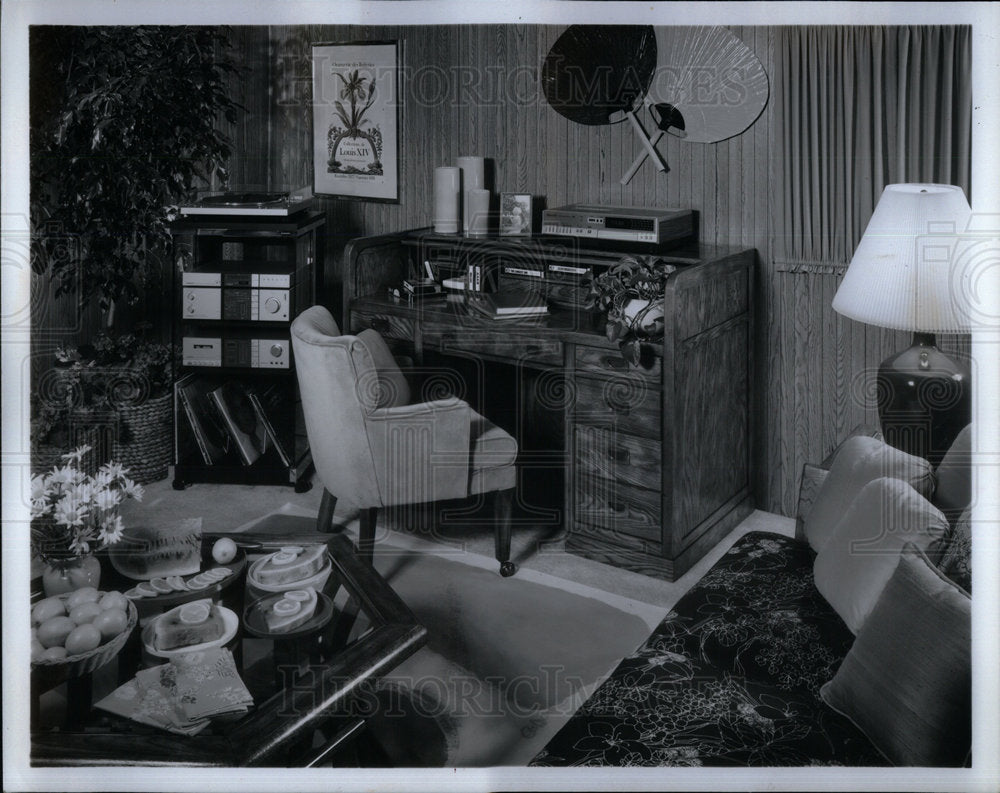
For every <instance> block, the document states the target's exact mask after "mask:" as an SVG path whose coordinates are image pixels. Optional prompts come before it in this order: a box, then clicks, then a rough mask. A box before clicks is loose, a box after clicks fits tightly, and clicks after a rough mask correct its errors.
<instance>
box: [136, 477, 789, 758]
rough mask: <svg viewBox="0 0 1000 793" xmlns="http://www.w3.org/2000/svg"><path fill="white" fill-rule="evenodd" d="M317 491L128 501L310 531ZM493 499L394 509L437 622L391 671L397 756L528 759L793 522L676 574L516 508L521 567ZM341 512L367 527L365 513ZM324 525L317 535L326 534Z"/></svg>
mask: <svg viewBox="0 0 1000 793" xmlns="http://www.w3.org/2000/svg"><path fill="white" fill-rule="evenodd" d="M319 500H320V491H319V488H318V487H317V488H313V490H312V491H310V492H307V493H303V494H296V493H294V492H293V491H292V490H291V489H290V488H287V487H267V486H254V487H251V486H243V485H207V484H199V485H192V486H190V487H189V488H187V489H186V490H183V491H175V490H173V489H172V488H171V486H170V480H165V481H164V482H159V483H155V484H153V485H150V486H148V487H147V491H146V496H145V498H144V499H143V502H142V503H141V504H134V505H133V504H129V505H128V506H129V510H128V513H127V514H126V515H125V516H124V517H125V520H126V524H127V525H133V526H134V525H140V524H142V525H147V526H159V525H166V524H167V523H169V522H172V521H175V520H178V519H182V518H187V517H201V518H202V521H203V528H204V530H205V531H240V530H249V529H252V528H253V527H254V525H255V524H256V523H258V522H259V521H260V520H262V519H263V518H264V517H265V516H267V515H269V514H274V513H279V514H284V515H287V516H299V517H300V518H302V520H301V521H297V522H291V521H285V522H284V525H287V526H290V527H296V528H295V531H297V532H300V531H302V530H307V531H308V530H310V527H311V525H312V519H313V518H314V516H315V514H316V512H317V510H318V506H319ZM488 513H489V510H488V509H487V510H483V511H481V512H476V511H470V510H468V509H465V508H464V507H463V505H446V506H445V507H443V508H441V507H439V508H428V507H425V508H418V509H409V510H405V511H398V512H396V513H390V514H386V515H383V516H382V517H381V518H380V528H379V531H378V533H377V537H376V540H377V542H376V559H375V564H376V567H377V568H378V569H379V571H380V572H381V573H382V574H383V576H384V577H385V578H386V579H387V580H388V581H389V582H390V584H391V585H392V587H393V588H394V589H395V591H396V592H397V594H399V595H400V597H401V598H402V599H403V601H404V602H405V603H407V605H408V606H409V607H410V608H411V609H412V610H413V612H414V614H415V615H416V616H417V618H418V620H420V622H421V623H422V624H424V625H425V626H426V627H427V628H428V633H429V642H428V645H427V646H426V647H425V648H424V649H422V650H420V651H419V652H418V653H417V654H416V655H414V656H413V657H411V658H410V659H408V660H407V661H406V662H404V663H403V664H402V665H400V666H399V667H398V668H397V669H396V670H395V671H394V672H393V673H392V674H391V675H390V676H388V677H387V678H386V679H385V681H384V691H383V695H382V696H383V697H384V700H385V702H384V704H385V706H386V707H385V708H384V710H383V714H384V715H382V716H380V717H378V718H375V719H373V720H371V722H370V723H369V729H370V731H371V734H372V735H373V736H375V737H376V739H377V740H378V743H379V745H380V747H381V750H382V751H383V752H384V753H385V756H386V758H387V759H388V761H389V762H390V763H391V764H393V765H396V766H438V767H489V766H503V765H514V766H520V765H524V764H526V763H527V762H528V761H529V760H530V759H531V758H532V757H533V756H534V755H535V753H536V752H537V751H538V750H540V749H541V748H542V747H543V746H544V745H545V744H546V743H547V742H548V740H549V738H550V737H551V736H552V735H554V734H555V732H557V731H558V729H559V728H560V727H561V726H562V724H563V723H564V722H565V721H566V720H567V719H568V718H569V716H570V715H572V713H573V711H574V710H575V709H576V708H577V707H578V706H579V705H580V704H581V703H582V702H583V701H584V700H585V699H586V698H587V696H589V694H590V692H592V691H593V690H594V689H595V688H596V687H597V686H598V685H599V684H600V683H601V682H602V681H603V680H604V679H605V678H606V677H607V675H608V674H610V672H611V671H612V670H613V669H614V667H615V665H616V664H617V663H618V661H619V660H620V659H621V658H622V657H624V656H626V655H628V654H629V653H630V652H632V651H633V650H634V649H635V648H636V647H637V646H638V645H639V644H641V643H642V642H643V641H644V640H645V638H646V637H647V636H648V635H649V633H650V632H651V630H652V629H653V627H655V625H656V624H657V623H658V622H659V620H660V619H661V618H662V616H663V615H664V614H665V613H666V611H667V610H668V609H669V608H670V607H671V606H672V605H673V604H674V603H675V602H676V601H677V600H678V599H679V598H680V597H681V596H682V595H683V594H684V593H685V592H686V591H687V590H688V589H689V588H690V587H691V586H692V585H693V584H694V583H695V582H696V581H697V580H698V579H699V578H700V577H701V576H702V575H703V574H704V572H705V571H706V570H707V569H708V568H709V567H710V566H711V565H712V564H714V562H715V561H716V560H717V559H718V558H719V557H720V556H721V555H722V554H723V553H724V552H725V551H726V550H727V549H728V548H729V547H730V546H731V545H732V543H733V542H735V541H736V539H737V538H738V537H740V536H742V535H743V534H745V533H746V532H748V531H754V530H764V531H777V532H781V533H791V532H792V530H793V522H792V521H790V520H788V519H785V518H781V517H778V516H775V515H770V514H767V513H762V512H755V513H753V514H752V515H751V516H750V517H749V518H748V519H747V520H746V521H744V522H743V524H741V525H740V526H739V527H737V529H735V530H734V531H733V533H732V534H731V535H730V536H729V537H728V538H727V539H726V540H725V541H723V542H722V543H720V545H719V546H718V547H717V548H715V549H714V550H713V551H712V552H711V553H710V554H709V555H708V556H706V557H705V558H704V559H703V560H701V562H699V564H698V565H697V566H696V567H695V568H694V569H692V570H691V571H689V572H688V573H687V574H686V575H685V576H683V577H682V578H680V579H679V580H678V581H676V582H667V581H661V580H658V579H653V578H649V577H647V576H643V575H640V574H637V573H632V572H629V571H626V570H620V569H618V568H615V567H611V566H609V565H605V564H602V563H599V562H595V561H592V560H589V559H584V558H582V557H577V556H574V555H572V554H568V553H566V552H565V551H564V550H563V549H562V542H561V537H560V534H559V529H558V528H557V527H555V528H554V527H553V526H551V525H549V526H546V525H538V521H537V520H527V519H522V520H520V521H518V520H517V516H515V528H514V537H513V543H512V558H513V559H514V560H515V561H516V562H517V564H518V565H519V569H518V572H517V575H515V576H514V577H513V578H508V579H505V578H501V577H500V576H499V575H498V572H497V563H496V561H495V560H494V559H493V558H492V552H493V547H492V546H493V533H492V527H491V526H490V524H489V519H488ZM335 522H336V523H338V524H340V525H341V526H343V527H344V530H345V531H347V532H348V534H349V535H350V536H352V537H355V538H356V536H357V526H358V521H357V517H356V510H353V509H352V508H351V507H350V506H349V505H346V504H343V503H341V504H338V510H337V514H336V516H335ZM318 536H319V535H318Z"/></svg>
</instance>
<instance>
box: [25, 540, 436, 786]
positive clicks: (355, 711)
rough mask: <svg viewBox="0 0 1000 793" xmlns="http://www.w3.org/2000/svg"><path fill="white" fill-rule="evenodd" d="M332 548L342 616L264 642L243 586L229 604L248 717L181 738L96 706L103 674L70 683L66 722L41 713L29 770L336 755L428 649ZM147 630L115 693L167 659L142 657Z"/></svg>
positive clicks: (375, 584)
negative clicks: (390, 679)
mask: <svg viewBox="0 0 1000 793" xmlns="http://www.w3.org/2000/svg"><path fill="white" fill-rule="evenodd" d="M230 536H232V537H233V538H234V539H236V540H238V541H239V542H241V543H248V544H250V545H251V546H252V545H253V544H254V542H255V541H257V540H258V539H259V535H254V534H252V533H251V534H234V535H230ZM289 541H290V540H289V538H287V537H285V538H283V539H282V540H281V542H282V543H284V544H288V543H289ZM315 541H316V540H315V538H313V539H312V542H315ZM327 549H328V552H329V555H330V558H331V560H332V564H333V572H332V574H331V576H330V578H329V580H328V581H327V584H326V586H325V587H324V590H323V591H324V594H325V595H326V596H327V598H328V599H329V602H330V603H332V606H333V608H332V613H330V614H329V617H330V618H329V620H328V621H326V620H324V621H323V622H324V624H323V625H322V626H321V627H318V628H317V629H316V630H314V631H308V630H307V631H299V632H298V633H296V634H293V635H292V636H291V637H285V638H282V639H279V638H277V637H270V638H262V636H266V634H263V633H261V632H255V631H254V630H253V626H252V625H250V626H248V625H247V624H245V623H244V620H243V619H242V617H243V616H244V615H243V613H242V611H243V609H244V603H243V602H242V599H243V598H242V595H243V581H242V580H241V581H240V582H239V587H238V588H237V598H236V600H237V602H236V603H232V602H230V603H228V604H227V605H229V606H230V607H233V608H234V609H237V608H238V609H240V610H241V615H240V616H241V620H240V622H241V624H240V629H239V632H238V634H237V636H236V637H235V638H234V639H233V641H232V642H231V643H230V644H229V645H228V646H229V647H230V649H231V650H232V652H233V656H234V658H235V659H236V663H237V669H238V670H239V671H240V674H241V677H242V679H243V681H244V683H245V685H246V686H247V688H248V689H249V690H250V693H251V694H252V695H253V699H254V704H253V705H252V706H250V709H249V711H248V712H247V713H246V714H245V715H241V716H238V717H234V716H229V717H219V718H217V719H213V720H212V722H211V724H210V726H209V727H208V728H206V729H205V730H204V731H203V732H201V733H199V734H198V735H195V736H183V735H175V734H172V733H170V732H166V731H164V730H161V729H157V728H155V727H151V726H146V725H143V724H140V723H137V722H135V721H132V720H130V719H126V718H123V717H120V716H115V715H112V714H110V713H107V712H105V711H103V710H101V709H99V708H96V707H94V706H93V705H92V702H97V701H99V700H100V698H101V697H102V696H104V695H105V694H106V693H107V690H106V689H107V688H108V686H109V684H108V683H107V682H104V683H103V688H102V683H101V681H98V680H97V679H96V676H97V675H98V673H100V672H101V671H102V670H98V671H97V672H95V673H93V676H94V679H89V678H88V679H85V680H79V679H78V680H75V681H70V683H69V684H68V686H67V701H66V706H65V714H64V718H61V719H59V720H58V722H57V723H55V724H53V723H45V720H44V719H43V718H42V717H41V716H40V715H39V713H38V712H37V709H36V712H34V713H33V715H32V735H31V764H32V765H33V766H36V767H67V766H90V765H97V766H135V765H152V766H195V767H237V766H265V767H268V766H269V767H293V766H298V767H309V766H314V765H318V764H320V763H322V762H324V761H325V760H327V759H329V758H330V757H332V756H333V755H334V754H336V753H337V752H338V750H340V749H341V748H343V746H344V745H345V743H346V742H348V741H349V740H350V739H351V738H352V737H354V736H355V735H357V734H358V733H359V732H360V730H361V729H362V728H363V727H364V723H365V717H366V715H368V716H370V715H372V714H371V707H372V701H373V700H372V698H371V696H370V695H371V694H372V693H373V691H374V690H375V687H376V686H377V684H378V681H379V679H380V678H381V677H382V676H383V675H385V674H387V673H388V672H390V671H391V670H392V669H394V668H395V667H396V666H397V665H398V664H400V663H401V662H402V661H403V660H405V659H406V658H408V657H409V656H410V655H412V654H413V653H415V652H416V651H417V650H418V649H420V647H422V646H423V645H424V644H425V643H426V640H427V638H426V637H427V631H426V629H425V628H424V627H423V626H421V625H419V624H418V623H417V621H416V619H415V618H414V616H413V614H412V613H411V612H410V610H409V609H408V608H407V607H406V605H405V604H404V603H403V602H402V601H401V600H400V598H399V597H398V596H397V595H396V593H395V592H393V590H392V589H391V588H390V587H389V585H388V584H387V583H386V582H385V581H384V580H383V579H382V577H381V576H380V575H379V574H378V572H377V571H376V570H375V569H374V568H373V567H371V566H370V565H369V564H368V563H366V562H365V561H364V560H362V559H361V558H359V557H358V555H357V551H356V549H355V547H354V545H353V544H352V543H351V541H350V540H349V539H348V538H347V537H345V536H344V535H342V534H336V535H333V536H332V537H330V538H329V540H328V541H327ZM262 552H264V553H266V552H267V551H266V550H264V551H262ZM102 588H103V587H102ZM224 603H225V599H224ZM245 605H246V606H247V607H249V606H250V605H251V604H250V603H247V604H245ZM328 611H329V608H328ZM248 627H249V630H248ZM140 633H141V627H137V628H136V629H135V630H134V631H133V632H132V634H131V636H130V637H129V642H128V645H127V646H126V648H125V649H123V650H122V652H121V653H120V654H119V655H118V657H117V659H115V660H112V661H111V662H110V663H109V664H108V667H111V671H112V674H111V677H112V678H113V677H114V675H113V671H114V667H115V664H116V662H117V665H118V670H117V682H116V681H114V680H113V679H112V681H111V683H110V688H111V689H112V690H113V689H114V688H115V686H116V685H117V683H118V682H122V681H124V680H128V679H130V678H131V677H132V676H134V674H135V672H136V671H137V669H138V668H139V667H140V666H143V665H149V664H150V663H153V664H157V663H164V661H163V660H162V659H152V660H151V659H149V658H148V657H145V656H144V655H143V651H142V648H141V639H140ZM104 677H105V678H107V677H108V673H107V671H105V674H104ZM33 682H34V681H33ZM42 691H44V686H42V687H41V690H40V691H39V692H38V694H40V693H41V692H42ZM81 691H82V692H83V693H82V694H81ZM32 697H33V698H36V697H37V694H36V692H33V694H32ZM317 737H319V738H320V740H318V741H317Z"/></svg>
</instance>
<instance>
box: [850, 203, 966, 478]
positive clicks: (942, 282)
mask: <svg viewBox="0 0 1000 793" xmlns="http://www.w3.org/2000/svg"><path fill="white" fill-rule="evenodd" d="M971 214H972V210H971V209H970V207H969V203H968V201H967V200H966V198H965V194H964V193H963V192H962V189H961V188H959V187H955V186H952V185H940V184H891V185H888V186H887V187H886V188H885V190H884V191H883V193H882V197H881V198H880V199H879V202H878V205H877V206H876V207H875V212H874V213H873V214H872V217H871V220H870V221H869V223H868V228H866V229H865V233H864V236H863V237H862V238H861V242H859V243H858V247H857V250H855V252H854V258H852V259H851V264H850V266H849V267H848V268H847V273H846V274H845V275H844V280H843V282H842V283H841V285H840V288H839V289H838V290H837V294H836V295H835V296H834V298H833V308H834V310H835V311H837V312H838V313H840V314H843V315H844V316H846V317H850V318H851V319H856V320H859V321H861V322H867V323H869V324H871V325H878V326H880V327H884V328H894V329H896V330H909V331H913V345H912V346H911V347H909V348H908V349H906V350H903V351H902V352H900V353H898V354H896V355H893V356H891V357H890V358H887V359H886V360H885V361H883V362H882V363H881V365H880V366H879V371H878V376H877V379H876V384H877V393H878V410H879V421H880V423H881V425H882V434H883V435H884V437H885V439H886V442H887V443H889V444H890V445H892V446H895V447H896V448H898V449H902V450H903V451H905V452H908V453H910V454H914V455H917V456H920V457H923V458H925V459H927V460H929V461H930V462H931V463H932V464H934V465H937V463H938V462H940V460H941V458H942V457H943V456H944V453H945V452H946V451H947V450H948V447H949V446H950V445H951V441H952V440H953V439H954V438H955V436H956V435H957V434H958V433H959V432H960V431H961V429H962V428H963V427H964V426H965V425H966V424H968V423H969V421H970V420H971V384H970V382H969V380H970V377H969V370H968V368H967V367H966V366H965V365H964V364H963V363H961V362H960V361H956V360H954V359H952V358H951V357H949V356H948V355H946V354H945V353H943V352H942V351H941V350H939V349H938V348H937V347H936V346H935V338H934V334H936V333H961V332H963V331H968V330H969V323H968V317H967V313H966V312H964V311H963V310H962V305H961V303H960V300H959V297H960V295H959V292H960V290H958V289H956V288H955V287H956V285H957V284H958V278H957V277H956V276H957V273H956V270H955V268H956V264H957V261H958V258H959V257H958V247H959V240H960V234H961V233H962V232H963V231H964V230H965V229H966V227H967V224H968V221H969V218H970V216H971Z"/></svg>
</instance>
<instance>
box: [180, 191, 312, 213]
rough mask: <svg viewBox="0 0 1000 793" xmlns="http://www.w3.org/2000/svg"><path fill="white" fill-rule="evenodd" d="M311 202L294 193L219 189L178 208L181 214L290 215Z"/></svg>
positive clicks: (303, 209) (301, 210)
mask: <svg viewBox="0 0 1000 793" xmlns="http://www.w3.org/2000/svg"><path fill="white" fill-rule="evenodd" d="M312 206H313V198H312V196H311V195H299V194H295V193H219V194H217V195H210V196H205V197H204V198H202V199H200V200H199V201H198V202H197V203H196V204H194V205H193V206H185V207H181V208H180V213H181V215H185V216H188V215H245V216H255V217H262V216H263V217H290V216H292V215H297V214H298V213H299V212H303V211H305V210H307V209H310V208H311V207H312Z"/></svg>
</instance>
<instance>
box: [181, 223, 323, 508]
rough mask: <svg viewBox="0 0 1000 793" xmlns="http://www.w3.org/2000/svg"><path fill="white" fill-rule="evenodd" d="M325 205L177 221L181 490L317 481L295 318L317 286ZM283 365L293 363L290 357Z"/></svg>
mask: <svg viewBox="0 0 1000 793" xmlns="http://www.w3.org/2000/svg"><path fill="white" fill-rule="evenodd" d="M323 230H324V213H322V212H314V211H303V212H299V213H297V214H295V215H292V216H290V217H274V216H256V215H250V216H242V215H241V216H229V215H199V216H188V217H184V218H181V219H180V220H178V221H175V222H174V223H173V224H172V225H171V233H172V235H173V240H174V261H175V264H176V266H175V267H174V288H173V296H174V312H175V313H174V316H175V317H177V318H178V320H179V321H178V322H175V323H174V327H175V329H176V330H175V341H176V344H177V348H178V349H179V350H180V355H179V356H178V364H177V366H176V367H175V378H174V464H175V467H174V479H173V486H174V488H175V489H178V490H179V489H183V488H185V487H186V486H188V485H189V484H194V483H198V482H211V483H233V484H287V485H292V486H294V488H295V490H296V491H297V492H304V491H306V490H308V489H309V487H310V481H309V473H310V470H311V467H312V455H311V453H310V451H309V444H308V439H307V437H306V431H305V425H304V421H303V418H302V412H301V403H300V400H299V394H298V383H297V380H296V374H295V362H294V359H293V358H292V357H291V340H290V326H291V321H292V319H294V317H295V316H296V315H297V314H298V313H299V312H300V311H302V310H303V309H305V308H308V307H309V306H310V305H312V304H313V303H314V302H315V301H316V297H317V295H318V294H319V293H320V289H321V284H320V282H319V278H320V274H321V273H322V272H323V263H322V254H321V251H322V248H323V244H322V234H323ZM282 362H287V366H284V365H282Z"/></svg>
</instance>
